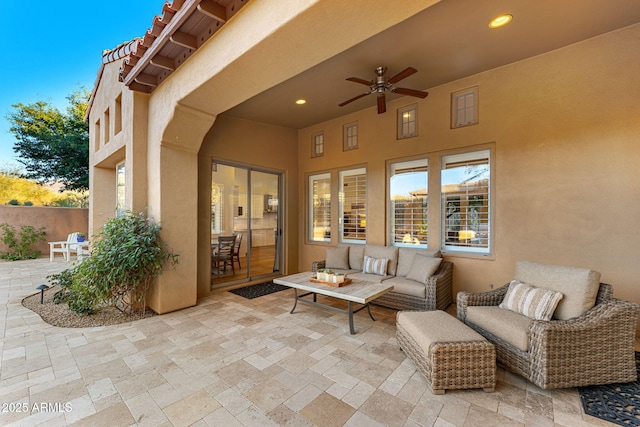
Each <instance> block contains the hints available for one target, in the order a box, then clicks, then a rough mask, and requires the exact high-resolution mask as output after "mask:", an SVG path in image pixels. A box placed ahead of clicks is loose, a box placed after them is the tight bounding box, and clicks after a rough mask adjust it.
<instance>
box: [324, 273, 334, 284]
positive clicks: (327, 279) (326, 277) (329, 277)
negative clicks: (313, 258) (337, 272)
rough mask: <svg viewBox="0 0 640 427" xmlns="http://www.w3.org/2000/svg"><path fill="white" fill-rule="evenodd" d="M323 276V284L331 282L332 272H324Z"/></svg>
mask: <svg viewBox="0 0 640 427" xmlns="http://www.w3.org/2000/svg"><path fill="white" fill-rule="evenodd" d="M324 274H325V276H324V280H325V282H333V270H325V272H324Z"/></svg>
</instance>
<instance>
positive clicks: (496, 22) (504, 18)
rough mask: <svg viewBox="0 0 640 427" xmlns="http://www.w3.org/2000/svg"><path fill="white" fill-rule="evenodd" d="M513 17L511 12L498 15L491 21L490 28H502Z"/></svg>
mask: <svg viewBox="0 0 640 427" xmlns="http://www.w3.org/2000/svg"><path fill="white" fill-rule="evenodd" d="M512 19H513V16H512V15H509V14H504V15H500V16H497V17H495V18H494V19H493V20H491V22H489V28H500V27H502V26H503V25H507V24H508V23H509V22H511V20H512Z"/></svg>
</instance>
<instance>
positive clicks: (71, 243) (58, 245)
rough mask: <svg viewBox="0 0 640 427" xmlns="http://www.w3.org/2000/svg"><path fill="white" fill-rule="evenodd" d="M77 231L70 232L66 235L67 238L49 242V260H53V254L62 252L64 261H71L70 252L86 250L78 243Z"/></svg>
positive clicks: (80, 252) (82, 252) (83, 251)
mask: <svg viewBox="0 0 640 427" xmlns="http://www.w3.org/2000/svg"><path fill="white" fill-rule="evenodd" d="M78 234H79V232H77V231H76V232H74V233H71V234H69V235H68V236H67V240H64V241H58V242H48V243H49V261H50V262H53V258H54V256H55V254H62V256H63V257H64V260H65V261H71V253H72V252H75V253H76V254H84V253H85V252H86V250H85V249H84V248H83V247H82V245H78V244H77V243H78Z"/></svg>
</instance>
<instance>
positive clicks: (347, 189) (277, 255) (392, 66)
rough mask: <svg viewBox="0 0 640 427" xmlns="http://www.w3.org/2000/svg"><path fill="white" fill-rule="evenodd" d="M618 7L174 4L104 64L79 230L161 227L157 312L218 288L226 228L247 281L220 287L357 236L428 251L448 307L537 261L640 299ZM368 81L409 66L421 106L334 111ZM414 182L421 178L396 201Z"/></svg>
mask: <svg viewBox="0 0 640 427" xmlns="http://www.w3.org/2000/svg"><path fill="white" fill-rule="evenodd" d="M613 3H615V4H616V7H611V4H612V3H611V0H584V1H581V2H580V5H579V6H578V5H575V2H573V1H569V0H566V1H560V2H558V1H551V0H545V1H538V2H517V4H514V2H510V1H506V0H490V1H486V2H485V1H483V2H476V1H472V0H442V1H436V0H415V1H409V2H408V1H391V2H389V1H378V0H355V1H349V2H344V1H339V0H292V1H289V0H287V1H280V0H270V1H266V0H173V2H171V3H167V4H166V5H165V6H164V8H163V9H162V10H161V11H160V10H159V16H158V17H156V18H155V19H153V21H152V25H151V27H150V28H149V29H148V30H147V31H146V33H144V31H145V29H141V33H142V36H143V37H141V38H140V39H136V40H133V41H131V42H128V43H124V44H122V45H120V46H117V47H116V48H114V49H112V50H109V51H106V52H105V53H104V55H103V58H102V64H101V66H100V69H99V72H98V78H97V80H96V84H95V88H94V91H93V95H92V98H91V101H90V109H89V113H88V116H87V117H88V121H89V123H90V141H91V142H90V153H91V154H90V158H91V160H90V162H91V168H90V188H91V200H90V212H89V223H90V229H91V230H97V229H98V228H99V227H100V226H101V225H102V224H103V223H104V222H105V221H106V220H107V219H109V218H111V217H113V216H115V215H116V214H117V212H118V211H119V210H122V209H131V210H134V211H141V210H146V211H147V212H148V214H149V215H150V216H152V217H154V218H155V219H157V220H158V221H160V222H161V224H162V227H163V230H162V235H163V238H164V239H165V241H166V242H167V243H168V244H169V245H170V246H171V247H172V249H173V251H174V252H176V253H178V254H180V263H179V265H178V266H177V268H176V269H175V270H168V271H166V272H165V273H164V274H163V275H162V276H161V277H160V278H159V279H158V281H157V283H156V284H155V286H154V288H153V292H152V294H151V295H150V297H149V305H150V307H151V308H152V309H153V310H154V311H156V312H158V313H165V312H170V311H174V310H179V309H182V308H185V307H189V306H193V305H196V304H197V301H198V297H201V296H204V295H207V294H209V293H210V292H211V291H212V289H215V288H216V286H217V282H216V280H217V279H216V277H215V274H217V271H216V272H214V271H212V269H213V268H215V267H212V262H211V247H212V244H213V243H214V241H215V237H216V236H217V235H223V234H230V233H231V232H236V233H237V234H242V235H243V236H244V238H243V242H245V243H244V245H245V246H244V250H243V253H246V256H247V260H249V261H248V262H249V263H248V264H247V265H246V266H245V265H243V268H249V269H251V268H253V269H254V270H255V271H254V273H252V272H251V271H249V272H247V273H246V274H245V275H244V276H242V277H240V278H237V277H236V278H235V279H234V281H231V282H226V283H227V284H228V283H232V284H239V283H245V282H251V281H253V280H255V279H257V278H263V277H271V276H273V275H281V274H290V273H295V272H299V271H305V270H309V269H310V266H311V263H312V261H314V260H319V259H323V257H324V254H325V249H326V247H327V246H333V245H336V244H338V243H341V242H351V243H353V242H356V243H358V242H360V243H364V242H365V241H366V242H367V243H375V244H382V245H392V244H398V245H403V244H421V245H426V246H428V247H430V248H440V249H441V250H442V252H443V254H444V257H445V259H447V260H450V261H452V262H453V263H454V293H455V292H457V291H460V290H469V291H482V290H488V289H489V288H490V287H491V286H499V285H502V284H504V283H506V282H508V281H509V280H510V278H511V276H512V275H513V271H514V267H515V262H516V261H517V260H518V259H528V260H532V261H537V262H543V263H550V264H558V265H567V266H575V267H588V268H592V269H595V270H597V271H600V272H601V273H602V281H603V282H606V283H611V284H612V285H613V287H614V294H615V296H616V297H618V298H622V299H627V300H630V301H634V302H637V303H640V291H639V287H640V282H639V280H638V274H637V272H636V265H637V261H638V260H639V259H640V245H638V244H637V242H638V240H639V239H640V197H638V194H640V179H639V178H638V172H637V171H638V165H640V103H639V102H638V99H640V73H639V72H638V70H639V69H640V4H638V2H634V1H623V0H615V1H614V2H613ZM500 13H509V14H511V15H512V16H513V20H512V22H511V23H509V24H508V25H507V26H505V27H503V28H497V29H491V28H489V27H488V23H489V21H490V20H491V19H492V18H494V17H496V16H497V15H499V14H500ZM563 16H570V18H569V21H566V20H564V19H563V18H562V17H563ZM378 66H384V67H387V69H388V76H393V75H395V74H396V73H399V72H401V71H402V70H404V69H406V68H407V67H415V69H416V70H417V72H416V73H414V74H413V75H411V76H409V77H407V78H405V79H402V81H401V82H398V83H397V86H402V87H407V88H411V89H415V90H420V91H428V92H429V95H428V96H427V97H426V98H424V99H421V98H417V97H412V96H402V95H400V94H397V93H391V92H389V93H387V94H386V104H385V106H386V112H384V113H381V114H379V113H378V109H377V104H376V98H377V95H376V94H371V95H369V96H363V97H362V99H358V100H356V101H353V102H351V103H349V104H348V105H346V106H344V107H339V106H338V104H340V103H342V102H343V101H345V100H348V99H350V98H353V97H356V96H358V95H360V94H363V95H364V92H366V91H367V90H368V88H366V86H365V85H364V84H358V83H357V82H354V81H346V80H345V79H346V78H348V77H357V78H361V79H364V80H366V81H368V80H369V79H374V78H375V73H374V70H375V69H376V67H378ZM298 99H305V100H306V104H303V105H297V104H296V103H295V101H296V100H298ZM407 173H412V174H415V175H412V176H414V177H415V178H416V179H417V180H421V181H420V182H419V183H412V184H407V185H413V187H411V188H408V189H405V188H401V187H402V186H398V185H399V184H398V182H401V181H402V180H401V179H400V178H406V177H408V176H409V175H403V174H407ZM225 174H227V175H225ZM230 176H231V178H229V177H230ZM225 177H226V178H225ZM239 177H240V178H239ZM227 178H229V179H230V181H228V182H227V181H226V179H227ZM239 179H240V180H239ZM256 184H260V185H262V184H264V185H265V186H266V187H268V189H260V188H257V186H256ZM480 184H482V185H480ZM266 187H265V188H266ZM469 189H471V190H469ZM405 190H407V191H405ZM403 191H405V193H406V194H408V195H410V196H411V197H413V198H414V199H413V202H414V203H413V204H411V203H409V202H403V203H400V202H398V200H401V199H402V198H401V197H400V194H401V193H402V192H403ZM407 197H408V196H407ZM416 203H417V204H416ZM400 206H402V209H404V210H402V211H401V210H400V209H401V208H400ZM407 209H410V210H407ZM414 214H415V216H414ZM407 218H410V219H409V220H408V221H409V222H408V224H407V223H405V222H402V221H401V220H400V219H403V221H406V220H407ZM406 235H409V239H405V238H404V237H405V236H406ZM266 247H269V248H271V249H272V252H271V255H269V256H270V258H269V263H270V264H269V265H271V264H273V269H271V270H269V271H267V272H264V271H260V272H259V273H258V274H256V272H257V271H258V263H257V259H258V256H259V254H261V253H264V249H265V248H266ZM223 282H224V281H223Z"/></svg>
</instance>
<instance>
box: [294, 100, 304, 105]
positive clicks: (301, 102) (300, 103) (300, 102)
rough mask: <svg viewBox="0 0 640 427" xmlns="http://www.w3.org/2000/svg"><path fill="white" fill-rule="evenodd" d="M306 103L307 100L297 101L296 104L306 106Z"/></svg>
mask: <svg viewBox="0 0 640 427" xmlns="http://www.w3.org/2000/svg"><path fill="white" fill-rule="evenodd" d="M306 103H307V100H306V99H298V100H297V101H296V104H298V105H303V104H306Z"/></svg>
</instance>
